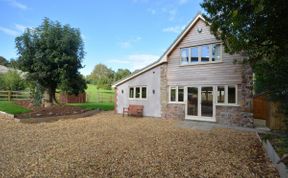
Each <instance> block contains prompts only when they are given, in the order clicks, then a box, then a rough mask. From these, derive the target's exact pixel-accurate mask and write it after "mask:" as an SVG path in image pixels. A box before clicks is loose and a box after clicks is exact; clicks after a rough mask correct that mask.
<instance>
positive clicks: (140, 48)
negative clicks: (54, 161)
mask: <svg viewBox="0 0 288 178" xmlns="http://www.w3.org/2000/svg"><path fill="white" fill-rule="evenodd" d="M200 3H201V0H121V1H117V0H94V1H92V0H29V1H28V0H0V12H1V14H0V56H3V57H5V58H6V59H11V58H17V54H16V49H15V42H14V39H15V37H16V36H18V35H21V34H22V33H23V31H24V29H25V28H27V27H30V28H31V27H37V26H39V25H40V24H41V22H42V20H43V18H44V17H48V18H50V19H51V20H53V21H55V20H57V21H59V22H61V23H62V24H70V25H71V26H72V27H76V28H80V31H81V34H82V38H83V40H84V44H85V52H86V55H85V58H84V59H83V64H84V65H85V68H83V69H81V73H82V74H84V75H88V74H90V72H91V71H92V70H93V68H94V66H95V65H96V64H98V63H102V64H105V65H107V66H108V67H110V68H112V69H113V70H117V69H118V68H128V69H130V70H131V71H134V70H135V69H139V68H142V67H145V66H146V65H147V64H149V63H151V62H153V61H155V60H157V59H158V58H159V57H160V56H161V55H162V53H163V52H164V51H165V50H166V49H167V48H168V47H169V45H170V44H171V43H172V42H173V40H174V39H175V38H176V37H177V35H178V34H179V33H180V32H181V30H182V29H183V28H184V27H185V26H186V25H187V24H188V22H189V21H191V20H192V18H194V16H195V15H196V13H197V12H200V11H202V9H201V7H200Z"/></svg>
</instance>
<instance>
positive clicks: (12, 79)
mask: <svg viewBox="0 0 288 178" xmlns="http://www.w3.org/2000/svg"><path fill="white" fill-rule="evenodd" d="M0 83H1V85H0V89H2V90H24V89H25V88H26V82H25V80H24V79H22V78H21V76H20V74H19V72H18V71H16V70H9V71H8V72H7V73H5V74H1V75H0Z"/></svg>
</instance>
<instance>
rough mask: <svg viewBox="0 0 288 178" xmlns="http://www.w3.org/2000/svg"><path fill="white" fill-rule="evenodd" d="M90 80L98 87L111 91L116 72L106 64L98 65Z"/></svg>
mask: <svg viewBox="0 0 288 178" xmlns="http://www.w3.org/2000/svg"><path fill="white" fill-rule="evenodd" d="M88 78H89V80H90V82H91V83H92V84H95V85H97V87H99V88H104V89H110V88H111V85H112V83H113V78H114V71H113V70H112V69H109V68H108V67H107V66H106V65H104V64H97V65H96V66H95V67H94V69H93V71H92V72H91V74H90V75H89V77H88Z"/></svg>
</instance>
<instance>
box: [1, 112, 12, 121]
mask: <svg viewBox="0 0 288 178" xmlns="http://www.w3.org/2000/svg"><path fill="white" fill-rule="evenodd" d="M0 116H1V117H3V118H4V119H14V117H15V116H14V115H13V114H9V113H6V112H3V111H0Z"/></svg>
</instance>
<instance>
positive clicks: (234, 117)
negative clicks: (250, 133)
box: [216, 106, 253, 127]
mask: <svg viewBox="0 0 288 178" xmlns="http://www.w3.org/2000/svg"><path fill="white" fill-rule="evenodd" d="M216 122H217V123H219V124H223V125H230V126H242V127H253V121H252V120H251V113H250V114H249V113H247V112H243V110H242V108H241V107H237V106H216Z"/></svg>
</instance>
